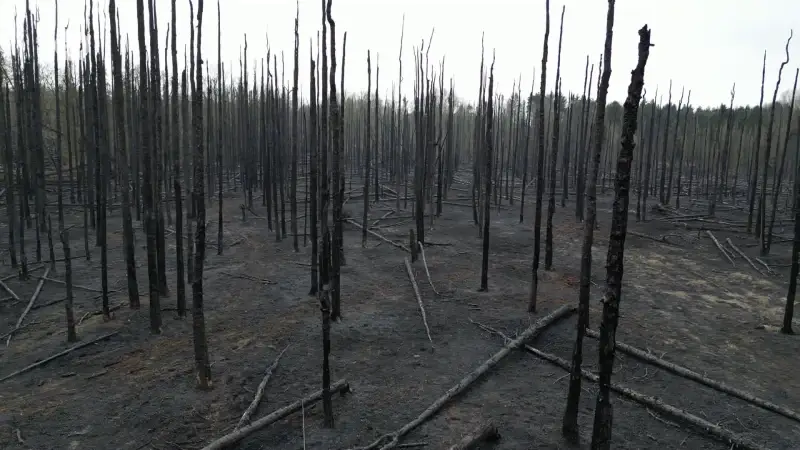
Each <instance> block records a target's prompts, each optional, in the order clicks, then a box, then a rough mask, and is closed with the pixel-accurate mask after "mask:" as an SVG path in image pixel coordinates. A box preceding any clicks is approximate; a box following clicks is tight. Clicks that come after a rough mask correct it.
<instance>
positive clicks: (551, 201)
mask: <svg viewBox="0 0 800 450" xmlns="http://www.w3.org/2000/svg"><path fill="white" fill-rule="evenodd" d="M566 9H567V7H566V6H562V7H561V25H560V27H559V29H558V60H557V61H558V62H557V64H556V82H555V89H554V95H553V102H554V103H553V144H552V148H551V151H550V174H549V177H550V179H549V180H548V181H549V182H550V189H549V190H550V192H549V193H548V196H547V229H546V232H545V240H544V270H551V269H552V268H553V215H554V214H555V212H556V165H557V162H558V138H559V125H560V123H559V119H560V113H561V38H562V37H563V36H564V12H565V11H566ZM517 109H519V107H518V108H517ZM567 131H569V130H567ZM511 198H512V199H513V198H514V196H513V195H512V196H511Z"/></svg>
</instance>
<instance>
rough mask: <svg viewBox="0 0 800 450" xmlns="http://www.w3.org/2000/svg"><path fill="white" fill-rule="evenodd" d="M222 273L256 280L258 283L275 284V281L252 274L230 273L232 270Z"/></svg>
mask: <svg viewBox="0 0 800 450" xmlns="http://www.w3.org/2000/svg"><path fill="white" fill-rule="evenodd" d="M220 273H222V274H223V275H227V276H229V277H233V278H241V279H242V280H249V281H255V282H256V283H262V284H275V282H274V281H270V280H264V279H261V278H257V277H254V276H252V275H245V274H240V273H230V272H220Z"/></svg>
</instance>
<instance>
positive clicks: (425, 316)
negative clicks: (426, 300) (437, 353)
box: [403, 258, 433, 344]
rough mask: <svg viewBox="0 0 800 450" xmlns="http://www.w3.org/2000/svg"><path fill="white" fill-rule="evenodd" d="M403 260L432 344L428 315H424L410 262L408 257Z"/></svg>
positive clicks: (420, 296)
mask: <svg viewBox="0 0 800 450" xmlns="http://www.w3.org/2000/svg"><path fill="white" fill-rule="evenodd" d="M403 261H404V262H405V264H406V272H408V279H409V281H411V286H412V287H413V288H414V295H415V296H416V297H417V304H419V312H420V313H422V323H423V324H424V325H425V333H427V334H428V340H429V341H430V342H431V344H433V339H431V329H430V328H429V327H428V316H427V315H425V305H424V304H423V303H422V295H420V293H419V286H417V280H415V279H414V272H412V271H411V263H410V262H408V258H404V259H403Z"/></svg>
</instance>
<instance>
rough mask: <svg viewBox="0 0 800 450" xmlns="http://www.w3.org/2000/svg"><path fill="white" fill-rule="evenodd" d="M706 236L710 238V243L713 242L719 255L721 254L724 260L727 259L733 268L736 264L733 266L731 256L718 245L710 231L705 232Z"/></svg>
mask: <svg viewBox="0 0 800 450" xmlns="http://www.w3.org/2000/svg"><path fill="white" fill-rule="evenodd" d="M706 234H707V235H708V237H710V238H711V240H712V241H714V244H715V245H716V246H717V248H718V249H719V251H720V253H722V254H723V255H725V257H726V258H728V261H730V263H731V265H732V266H735V265H736V264H734V262H733V258H731V256H730V255H729V254H728V252H727V251H725V249H724V248H722V245H720V243H719V241H718V240H717V238H716V237H714V233H712V232H711V230H706Z"/></svg>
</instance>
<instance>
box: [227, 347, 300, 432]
mask: <svg viewBox="0 0 800 450" xmlns="http://www.w3.org/2000/svg"><path fill="white" fill-rule="evenodd" d="M286 350H289V346H288V345H287V346H286V348H284V349H283V351H281V352H280V353H279V354H278V356H277V357H276V358H275V361H273V362H272V364H270V365H269V367H267V370H266V372H264V378H262V379H261V383H259V384H258V389H257V390H256V395H255V396H253V401H252V402H250V406H248V407H247V409H246V410H244V413H243V414H242V418H241V419H239V423H237V424H236V427H235V428H234V429H233V430H234V431H236V430H238V429H240V428H242V427H243V426H244V425H245V424H247V423H249V422H250V417H251V416H252V415H253V413H254V412H256V409H257V408H258V405H259V403H261V399H262V398H263V397H264V391H265V389H266V388H267V383H268V382H269V379H270V377H271V376H272V372H274V371H275V369H276V368H277V367H278V363H279V362H281V357H282V356H283V354H284V353H286Z"/></svg>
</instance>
